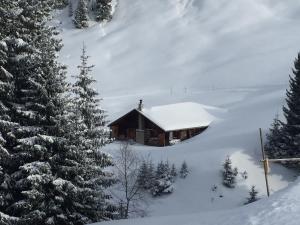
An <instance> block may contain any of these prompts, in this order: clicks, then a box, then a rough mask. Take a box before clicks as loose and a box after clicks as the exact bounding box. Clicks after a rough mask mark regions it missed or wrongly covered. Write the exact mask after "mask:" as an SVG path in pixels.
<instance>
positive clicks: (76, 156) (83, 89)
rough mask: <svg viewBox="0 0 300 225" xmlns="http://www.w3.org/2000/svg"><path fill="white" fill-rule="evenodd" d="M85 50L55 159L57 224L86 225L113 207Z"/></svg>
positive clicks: (100, 114) (101, 117) (103, 133)
mask: <svg viewBox="0 0 300 225" xmlns="http://www.w3.org/2000/svg"><path fill="white" fill-rule="evenodd" d="M87 60H88V56H86V50H85V46H84V47H83V50H82V55H81V65H80V66H78V68H79V70H80V73H79V75H78V76H75V78H76V81H75V84H74V85H73V87H72V91H73V93H74V96H73V98H71V101H70V102H69V105H68V107H69V114H68V116H67V129H66V130H65V135H66V138H67V143H66V147H64V148H62V150H61V151H60V152H59V154H58V155H57V156H56V157H55V161H56V163H55V164H56V165H57V173H58V175H59V179H57V180H55V181H54V184H55V188H56V191H57V193H59V195H60V197H59V198H58V199H59V204H60V208H61V209H66V210H64V211H63V212H61V213H62V214H63V215H64V217H63V218H62V217H59V218H57V222H58V223H59V224H68V223H70V222H73V223H75V224H86V223H91V222H96V221H101V220H107V219H109V218H112V217H113V212H114V210H115V206H114V205H112V204H110V203H109V201H108V200H109V199H110V198H111V197H110V195H108V194H106V193H105V189H106V188H107V187H109V186H110V185H112V184H113V182H114V180H113V179H112V175H111V174H110V173H109V172H105V171H104V170H103V169H104V168H105V167H108V166H111V165H112V162H111V159H110V158H109V157H108V156H107V155H106V154H104V153H103V152H101V151H100V149H99V148H101V147H102V146H104V145H105V144H106V143H107V142H108V141H109V139H108V130H107V129H106V128H105V125H106V121H105V117H106V116H105V114H104V111H103V110H102V109H100V108H99V99H98V98H97V96H98V93H97V92H96V91H95V90H94V89H93V88H92V87H91V85H92V84H93V83H94V82H95V81H94V80H93V79H92V77H91V76H90V74H89V73H90V72H91V69H92V66H88V65H87Z"/></svg>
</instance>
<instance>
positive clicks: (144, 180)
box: [138, 160, 149, 190]
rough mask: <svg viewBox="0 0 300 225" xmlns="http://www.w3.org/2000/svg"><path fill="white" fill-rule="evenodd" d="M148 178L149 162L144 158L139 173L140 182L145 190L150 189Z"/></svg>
mask: <svg viewBox="0 0 300 225" xmlns="http://www.w3.org/2000/svg"><path fill="white" fill-rule="evenodd" d="M148 180H149V168H148V164H147V162H146V161H145V160H144V161H143V162H142V165H141V166H140V169H139V174H138V184H139V186H140V187H141V188H143V189H144V190H147V189H148Z"/></svg>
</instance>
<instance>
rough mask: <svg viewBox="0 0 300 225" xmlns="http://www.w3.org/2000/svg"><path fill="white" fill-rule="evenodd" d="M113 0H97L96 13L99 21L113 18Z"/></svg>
mask: <svg viewBox="0 0 300 225" xmlns="http://www.w3.org/2000/svg"><path fill="white" fill-rule="evenodd" d="M111 1H112V0H96V6H95V14H96V20H97V21H104V20H111V18H112V15H111V13H112V5H111V4H112V2H111Z"/></svg>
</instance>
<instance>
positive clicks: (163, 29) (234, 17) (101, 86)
mask: <svg viewBox="0 0 300 225" xmlns="http://www.w3.org/2000/svg"><path fill="white" fill-rule="evenodd" d="M299 11H300V3H299V2H297V1H294V0H286V1H279V0H272V1H270V0H215V1H209V0H164V1H161V0H151V1H145V0H126V1H124V0H119V4H118V8H117V10H116V12H115V15H114V19H113V20H112V21H111V22H110V23H108V24H105V25H99V24H92V25H91V27H90V28H88V29H85V30H76V29H74V28H73V27H72V24H71V20H70V18H68V17H67V10H65V11H63V12H61V13H59V15H58V16H57V20H56V22H57V24H59V21H62V24H59V26H60V29H61V31H62V38H63V42H64V44H65V47H64V48H63V50H62V52H61V55H60V59H61V61H62V62H63V63H66V64H67V65H68V66H69V75H72V74H74V73H75V72H76V65H77V64H78V63H79V54H80V46H81V45H82V42H83V41H84V42H85V43H86V45H87V47H88V53H89V55H90V56H91V58H90V59H91V61H90V62H91V63H92V64H95V65H96V67H95V68H94V75H95V77H96V79H97V80H98V82H99V83H98V86H97V88H98V90H99V91H100V93H101V95H102V96H104V101H103V104H104V107H105V108H106V109H107V110H108V112H109V118H110V119H113V118H116V116H118V115H120V114H122V113H125V112H128V110H131V109H132V108H133V107H136V106H137V104H138V100H139V99H141V98H142V99H143V100H144V104H145V107H147V108H150V107H152V106H155V105H165V104H173V103H178V102H188V101H191V102H197V103H200V104H205V105H211V106H214V107H211V108H208V109H207V111H208V113H210V114H211V115H213V116H214V117H215V118H218V119H217V120H215V121H214V122H213V123H212V124H211V126H210V128H209V129H208V130H206V131H205V132H204V133H203V134H201V135H199V136H197V137H194V138H192V139H190V140H188V141H186V142H183V143H181V144H178V145H175V146H171V147H166V148H163V149H162V148H155V147H146V146H139V145H135V146H133V148H134V149H135V150H136V151H137V152H138V153H139V154H141V155H148V154H150V155H151V157H152V158H153V160H155V161H160V160H169V161H170V162H174V163H176V165H177V166H178V167H179V166H180V164H181V163H182V161H183V160H186V161H187V163H188V166H189V167H190V169H191V174H190V175H189V176H188V178H187V179H186V180H181V179H179V180H178V181H177V182H176V184H175V185H176V187H175V192H174V193H173V194H172V195H170V196H166V197H163V198H157V199H154V200H150V201H149V203H148V205H147V206H145V208H146V209H147V212H148V216H167V215H173V216H172V217H159V219H155V218H153V219H146V220H134V221H135V222H133V221H131V220H129V221H126V222H124V221H123V222H121V223H120V224H125V223H128V224H134V223H136V224H159V223H158V222H157V221H158V220H159V221H162V222H161V224H185V223H184V221H190V222H191V223H189V224H196V223H197V221H203V223H201V224H205V222H206V223H207V224H219V222H220V221H223V220H225V219H224V218H225V217H226V218H228V221H233V220H234V218H235V217H236V215H237V214H240V215H241V216H240V218H242V219H243V218H245V221H246V222H245V223H243V224H269V223H261V221H263V222H264V221H266V218H267V217H264V215H262V214H259V216H260V215H261V217H259V216H256V214H258V212H260V211H261V209H262V208H264V207H265V206H266V204H269V203H268V202H267V201H266V200H261V201H260V202H259V203H256V204H253V206H252V205H251V206H246V207H242V206H243V202H244V201H245V198H246V197H247V192H248V189H249V187H250V186H251V185H256V186H257V188H258V190H259V192H260V195H261V197H262V198H265V187H264V177H263V170H262V167H261V164H260V162H259V159H260V157H261V153H260V146H259V138H258V128H259V127H262V128H263V129H264V131H267V128H268V127H269V124H270V123H271V121H272V118H273V117H274V115H275V114H276V113H278V112H279V113H280V112H281V106H282V104H283V103H284V93H285V89H286V88H287V81H288V74H289V73H290V70H291V67H292V61H293V59H294V57H295V56H296V54H297V52H298V50H299V49H297V47H298V44H299V36H300V30H299V29H298V27H299V25H300V14H299ZM117 148H118V146H117V144H112V145H109V146H107V147H106V150H107V151H109V152H111V153H112V154H114V150H115V149H117ZM227 155H230V156H231V158H232V159H233V163H234V165H235V166H237V167H238V168H239V170H240V171H244V170H247V171H248V173H249V178H248V179H247V180H242V179H239V180H238V185H237V188H235V189H234V190H228V189H226V188H224V187H222V185H221V178H220V174H219V170H220V168H221V167H222V163H223V161H224V159H225V157H226V156H227ZM271 169H272V170H271V174H270V183H271V192H272V193H275V192H276V191H277V190H280V189H282V188H285V187H286V186H287V185H288V184H289V183H290V182H292V181H293V180H294V179H295V174H294V173H292V172H291V171H288V170H287V169H285V168H282V167H281V166H279V165H272V168H271ZM213 185H218V187H219V188H218V192H217V193H212V192H211V187H212V186H213ZM298 186H299V185H298ZM298 186H295V187H294V188H292V189H288V190H287V191H286V192H284V193H283V194H281V195H280V196H279V197H276V194H274V201H273V202H272V203H271V204H274V205H272V207H271V209H270V210H271V211H270V212H271V213H270V214H269V215H272V217H273V214H275V212H277V211H280V210H281V208H278V207H277V206H276V204H279V203H276V202H277V201H279V202H280V204H281V200H282V199H283V197H282V196H285V195H288V196H289V194H290V193H291V196H292V193H293V192H292V191H294V192H295V190H296V189H297V187H298ZM220 194H222V195H223V196H224V197H223V198H220V197H219V195H220ZM289 197H290V196H289ZM282 201H283V200H282ZM297 201H298V200H297ZM282 204H286V207H285V208H284V207H283V209H282V210H283V212H284V210H289V208H288V205H287V203H282ZM295 204H296V203H295ZM233 208H238V209H234V211H228V212H224V211H223V210H224V209H233ZM248 208H251V212H253V220H252V217H251V215H252V214H250V215H247V209H248ZM252 208H253V210H252ZM272 210H273V211H272ZM295 210H298V211H299V208H295ZM199 212H201V213H200V214H199ZM190 213H196V214H192V215H185V214H190ZM178 214H182V215H181V216H179V215H178ZM175 215H176V216H175ZM278 215H281V214H278ZM297 216H298V215H297ZM217 218H219V219H217ZM256 218H259V219H257V220H256ZM276 218H278V217H277V216H276V217H274V221H275V220H276ZM282 219H284V218H282ZM141 221H142V222H141ZM167 221H170V222H167ZM278 221H280V219H278ZM171 222H172V223H171ZM112 224H114V223H112ZM116 224H118V223H117V222H116ZM197 224H199V223H197ZM228 224H230V223H228ZM232 224H235V223H232ZM236 224H238V223H236ZM270 224H271V223H270ZM278 224H280V223H278ZM281 224H288V223H283V222H282V223H281ZM289 224H292V223H289Z"/></svg>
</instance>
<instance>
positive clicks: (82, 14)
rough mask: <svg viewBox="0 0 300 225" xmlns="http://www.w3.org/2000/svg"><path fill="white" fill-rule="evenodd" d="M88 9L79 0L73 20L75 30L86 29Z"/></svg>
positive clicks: (81, 0) (82, 1)
mask: <svg viewBox="0 0 300 225" xmlns="http://www.w3.org/2000/svg"><path fill="white" fill-rule="evenodd" d="M88 20H89V19H88V9H87V5H86V2H85V0H79V2H78V5H77V8H76V10H75V16H74V19H73V22H74V25H75V27H76V28H79V29H81V28H85V27H88Z"/></svg>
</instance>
